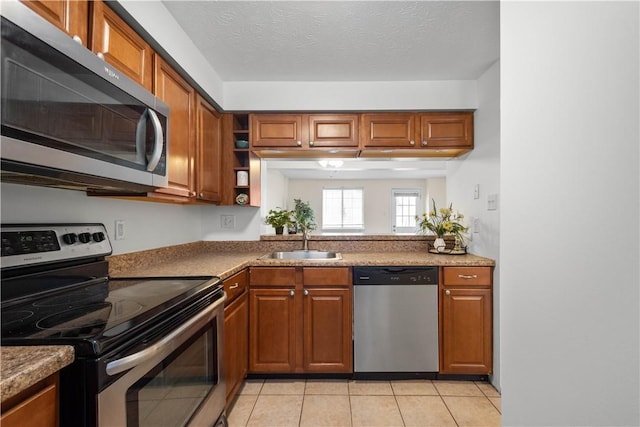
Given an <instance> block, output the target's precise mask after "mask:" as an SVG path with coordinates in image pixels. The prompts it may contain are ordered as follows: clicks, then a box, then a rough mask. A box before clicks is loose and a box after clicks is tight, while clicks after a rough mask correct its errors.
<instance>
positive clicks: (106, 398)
mask: <svg viewBox="0 0 640 427" xmlns="http://www.w3.org/2000/svg"><path fill="white" fill-rule="evenodd" d="M224 300H225V298H224V297H223V298H220V299H218V300H217V301H216V302H214V303H213V304H211V305H210V306H208V307H207V308H205V309H204V310H203V311H201V312H200V313H198V314H197V315H196V316H194V317H192V318H191V319H189V320H188V321H187V322H186V323H184V324H182V325H181V326H179V327H178V328H177V329H175V330H173V331H172V332H170V333H169V334H168V335H166V336H164V337H162V338H160V340H159V341H158V342H156V343H154V344H153V345H151V346H149V347H147V348H146V349H145V350H143V351H140V352H138V353H135V354H131V355H126V356H124V357H122V358H116V359H115V360H112V361H110V362H108V363H107V368H106V369H107V374H108V375H119V374H121V373H122V372H126V374H124V375H123V376H121V377H120V378H118V380H116V381H115V382H114V383H112V384H111V385H109V386H108V387H107V388H106V389H104V390H103V391H101V392H100V393H99V394H98V402H97V403H98V425H99V426H100V427H105V426H118V427H122V426H127V427H143V426H153V427H157V426H185V425H187V426H212V425H214V424H215V423H216V420H218V419H219V418H220V416H221V415H222V414H223V412H224V406H225V399H226V392H225V384H224V372H223V360H224V357H223V348H222V345H223V341H224V340H223V323H224V321H223V315H224Z"/></svg>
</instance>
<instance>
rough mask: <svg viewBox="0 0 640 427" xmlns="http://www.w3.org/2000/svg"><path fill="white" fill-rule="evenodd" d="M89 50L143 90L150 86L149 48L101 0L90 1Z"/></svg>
mask: <svg viewBox="0 0 640 427" xmlns="http://www.w3.org/2000/svg"><path fill="white" fill-rule="evenodd" d="M91 4H92V6H93V12H92V19H91V23H92V28H93V31H92V41H91V50H93V52H95V53H96V54H97V55H98V56H100V57H102V58H104V60H105V61H107V62H108V63H109V64H111V65H113V66H114V67H116V68H117V69H118V70H119V71H121V72H123V73H124V74H126V75H127V76H128V77H129V78H131V79H132V80H134V81H135V82H137V83H139V84H140V85H142V86H143V87H145V88H146V89H147V90H149V91H151V89H152V80H151V79H152V73H153V69H152V66H153V65H152V61H153V50H152V49H151V46H150V45H149V44H148V43H147V42H146V41H144V39H143V38H142V37H140V36H139V35H138V34H137V33H136V32H135V31H134V30H133V29H132V28H131V27H130V26H129V25H128V24H127V23H126V22H124V20H122V18H120V17H119V16H118V15H117V14H116V13H115V12H114V11H113V10H112V9H111V8H110V7H109V6H107V5H106V4H105V3H104V2H102V1H94V2H92V3H91Z"/></svg>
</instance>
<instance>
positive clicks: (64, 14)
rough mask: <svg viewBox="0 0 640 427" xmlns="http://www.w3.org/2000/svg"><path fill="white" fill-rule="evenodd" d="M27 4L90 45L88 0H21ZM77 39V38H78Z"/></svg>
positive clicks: (86, 44)
mask: <svg viewBox="0 0 640 427" xmlns="http://www.w3.org/2000/svg"><path fill="white" fill-rule="evenodd" d="M21 1H22V3H24V4H25V5H26V6H28V7H29V8H30V9H32V10H33V11H34V12H36V13H37V14H38V15H40V16H42V17H43V18H44V19H46V20H47V21H49V22H51V23H52V24H53V25H55V26H56V27H58V28H60V29H61V30H62V31H64V32H66V33H67V34H69V35H70V36H72V37H74V38H75V37H76V36H77V38H79V39H80V41H81V42H82V45H83V46H85V47H86V46H88V34H89V31H88V29H89V6H88V5H89V3H88V1H87V0H54V1H46V0H29V1H25V0H21ZM76 40H77V39H76Z"/></svg>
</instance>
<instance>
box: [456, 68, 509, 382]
mask: <svg viewBox="0 0 640 427" xmlns="http://www.w3.org/2000/svg"><path fill="white" fill-rule="evenodd" d="M474 140H475V141H474V145H475V146H474V150H473V151H472V152H471V153H469V154H468V155H466V156H464V157H463V158H462V159H457V160H452V161H450V162H449V163H448V164H447V203H453V207H454V208H456V209H458V210H459V211H460V212H462V213H463V214H464V215H465V222H466V225H467V226H470V225H471V221H472V218H474V217H476V218H478V227H476V229H475V231H477V233H475V232H471V233H470V234H469V236H470V237H471V241H470V242H469V251H470V252H472V253H474V254H477V255H481V256H486V257H488V258H492V259H494V260H496V268H495V270H494V274H493V286H494V290H493V298H494V300H493V303H494V306H493V314H494V316H493V322H494V330H493V356H494V361H493V370H494V373H493V377H492V378H491V381H492V383H493V384H494V385H495V386H496V387H497V388H498V389H500V309H499V307H500V264H501V262H500V259H499V258H500V253H499V250H500V245H499V238H500V223H499V219H500V209H499V207H500V206H499V204H498V210H487V197H488V195H490V194H498V193H499V185H500V66H499V63H495V64H494V65H493V66H492V67H491V68H489V70H487V71H486V72H485V74H484V75H483V76H482V77H481V78H480V79H479V80H478V109H477V110H476V111H475V113H474ZM476 185H478V187H479V190H480V191H479V198H478V199H475V198H474V187H475V186H476ZM470 231H474V230H473V229H472V230H470Z"/></svg>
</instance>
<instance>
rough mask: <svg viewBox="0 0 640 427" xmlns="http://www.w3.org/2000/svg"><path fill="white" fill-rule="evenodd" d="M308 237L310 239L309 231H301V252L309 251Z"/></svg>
mask: <svg viewBox="0 0 640 427" xmlns="http://www.w3.org/2000/svg"><path fill="white" fill-rule="evenodd" d="M309 237H311V233H310V232H309V230H303V231H302V250H303V251H308V250H309Z"/></svg>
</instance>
